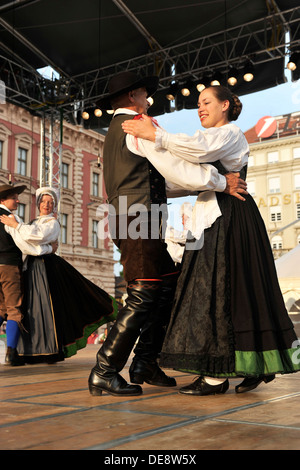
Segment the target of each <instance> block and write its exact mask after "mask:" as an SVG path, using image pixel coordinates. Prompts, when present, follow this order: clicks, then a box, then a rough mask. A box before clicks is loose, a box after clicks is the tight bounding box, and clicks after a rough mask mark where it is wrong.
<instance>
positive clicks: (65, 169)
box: [61, 163, 69, 188]
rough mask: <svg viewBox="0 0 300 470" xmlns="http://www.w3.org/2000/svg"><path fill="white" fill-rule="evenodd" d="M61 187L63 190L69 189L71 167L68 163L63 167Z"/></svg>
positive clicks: (63, 164)
mask: <svg viewBox="0 0 300 470" xmlns="http://www.w3.org/2000/svg"><path fill="white" fill-rule="evenodd" d="M61 186H62V188H68V187H69V165H68V164H67V163H62V165H61Z"/></svg>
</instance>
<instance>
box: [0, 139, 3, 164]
mask: <svg viewBox="0 0 300 470" xmlns="http://www.w3.org/2000/svg"><path fill="white" fill-rule="evenodd" d="M2 166H3V142H2V140H0V168H2Z"/></svg>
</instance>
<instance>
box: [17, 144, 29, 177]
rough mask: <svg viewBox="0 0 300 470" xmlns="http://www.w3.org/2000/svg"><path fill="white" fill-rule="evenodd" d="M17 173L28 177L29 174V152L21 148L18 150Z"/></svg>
mask: <svg viewBox="0 0 300 470" xmlns="http://www.w3.org/2000/svg"><path fill="white" fill-rule="evenodd" d="M17 173H19V174H20V175H22V176H26V174H27V150H26V149H22V148H21V147H19V148H18V168H17Z"/></svg>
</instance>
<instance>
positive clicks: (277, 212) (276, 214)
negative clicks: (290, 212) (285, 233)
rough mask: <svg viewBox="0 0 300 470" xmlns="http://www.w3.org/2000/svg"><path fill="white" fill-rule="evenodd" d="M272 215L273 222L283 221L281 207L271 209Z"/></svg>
mask: <svg viewBox="0 0 300 470" xmlns="http://www.w3.org/2000/svg"><path fill="white" fill-rule="evenodd" d="M270 215H271V217H270V219H271V222H280V221H281V207H280V206H274V207H271V209H270Z"/></svg>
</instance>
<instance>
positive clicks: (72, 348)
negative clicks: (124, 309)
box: [63, 296, 118, 358]
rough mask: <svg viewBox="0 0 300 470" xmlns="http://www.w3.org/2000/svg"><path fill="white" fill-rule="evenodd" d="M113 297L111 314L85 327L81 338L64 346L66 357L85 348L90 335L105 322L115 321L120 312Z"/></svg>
mask: <svg viewBox="0 0 300 470" xmlns="http://www.w3.org/2000/svg"><path fill="white" fill-rule="evenodd" d="M110 297H111V301H112V305H113V311H112V313H111V314H109V315H107V316H105V317H103V318H101V320H100V321H98V322H95V323H92V324H91V325H87V326H86V327H85V328H84V331H83V335H82V337H81V338H78V339H76V341H75V342H74V343H71V344H67V345H65V346H64V348H63V349H64V356H65V358H67V357H71V356H74V355H75V354H76V353H77V351H78V350H79V349H83V348H85V347H86V345H87V340H88V337H89V336H90V335H91V334H92V333H93V332H94V331H95V330H97V328H100V326H102V325H104V324H105V323H110V322H113V321H115V319H116V317H117V313H118V304H117V301H116V300H115V298H114V297H112V296H110Z"/></svg>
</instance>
